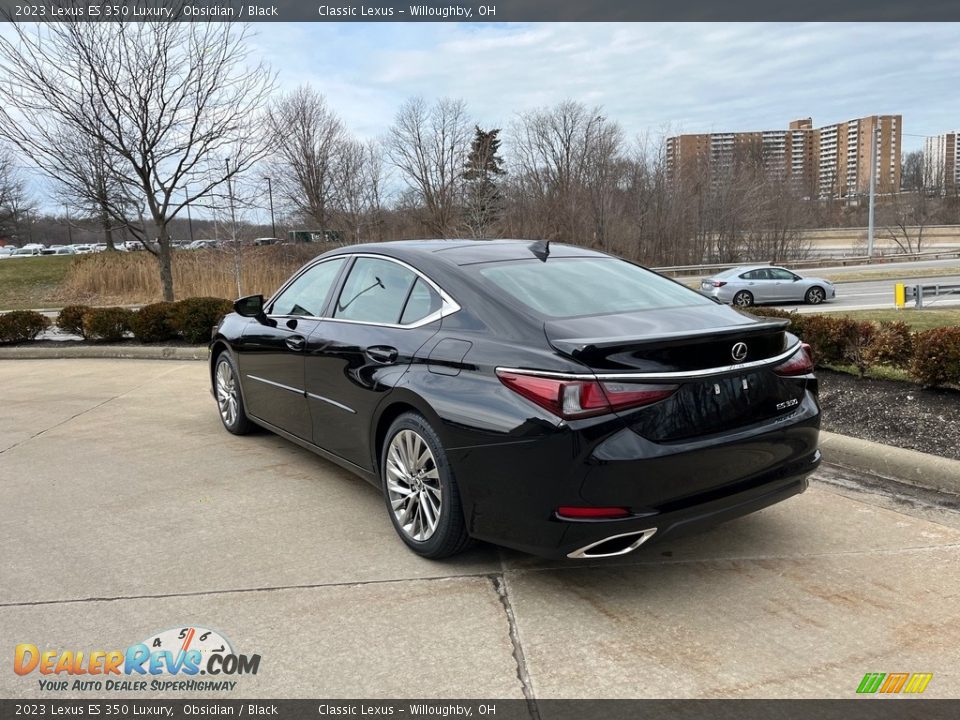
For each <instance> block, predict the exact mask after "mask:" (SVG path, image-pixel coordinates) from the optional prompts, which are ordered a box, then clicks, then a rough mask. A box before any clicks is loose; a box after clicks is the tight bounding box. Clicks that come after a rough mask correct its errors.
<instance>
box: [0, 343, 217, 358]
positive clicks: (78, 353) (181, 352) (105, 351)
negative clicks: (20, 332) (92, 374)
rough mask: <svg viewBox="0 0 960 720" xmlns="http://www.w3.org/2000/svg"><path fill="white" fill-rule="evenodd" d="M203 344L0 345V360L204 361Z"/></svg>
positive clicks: (204, 351) (205, 356) (205, 348)
mask: <svg viewBox="0 0 960 720" xmlns="http://www.w3.org/2000/svg"><path fill="white" fill-rule="evenodd" d="M207 357H208V350H207V346H206V345H199V346H197V347H171V346H169V345H156V346H150V345H134V346H129V347H128V346H125V345H67V346H65V347H51V346H49V345H47V346H44V347H29V346H21V347H9V348H0V360H55V359H76V358H101V359H129V360H206V359H207Z"/></svg>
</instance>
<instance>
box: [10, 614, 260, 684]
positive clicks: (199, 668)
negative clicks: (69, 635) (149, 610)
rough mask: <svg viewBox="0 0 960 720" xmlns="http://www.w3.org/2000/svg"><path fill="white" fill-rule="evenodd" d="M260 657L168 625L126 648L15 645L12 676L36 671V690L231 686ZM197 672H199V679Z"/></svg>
mask: <svg viewBox="0 0 960 720" xmlns="http://www.w3.org/2000/svg"><path fill="white" fill-rule="evenodd" d="M259 669H260V655H258V654H253V655H242V654H238V653H236V652H234V650H233V646H232V645H231V644H230V642H229V641H228V640H227V639H226V638H225V637H224V636H223V635H221V634H220V633H218V632H217V631H215V630H208V629H206V628H203V627H199V626H196V627H182V628H171V629H170V630H164V631H163V632H160V633H157V634H155V635H152V636H151V637H149V638H147V639H146V640H144V641H143V642H140V643H135V644H133V645H130V646H129V647H128V648H127V649H126V650H49V649H41V648H40V647H38V646H37V645H33V644H31V643H20V644H19V645H17V646H16V648H15V650H14V657H13V670H14V672H15V673H16V674H17V675H21V676H31V675H36V676H38V677H37V682H38V683H39V687H40V690H44V691H53V692H57V691H76V690H100V691H104V690H105V691H112V692H127V691H144V690H166V691H201V690H202V691H208V690H233V689H234V688H235V687H236V685H237V681H236V680H232V679H227V677H224V676H228V677H234V676H238V675H256V674H257V671H258V670H259ZM199 676H204V677H203V678H202V679H201V678H200V677H199Z"/></svg>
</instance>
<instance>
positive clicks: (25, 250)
mask: <svg viewBox="0 0 960 720" xmlns="http://www.w3.org/2000/svg"><path fill="white" fill-rule="evenodd" d="M42 252H43V250H42V248H39V247H27V246H26V245H24V246H23V247H22V248H17V249H16V250H14V251H13V252H12V253H10V257H12V258H14V257H33V256H34V255H39V254H40V253H42Z"/></svg>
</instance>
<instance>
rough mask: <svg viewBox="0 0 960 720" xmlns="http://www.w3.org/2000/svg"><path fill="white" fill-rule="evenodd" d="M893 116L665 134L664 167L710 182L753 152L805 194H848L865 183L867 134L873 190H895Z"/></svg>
mask: <svg viewBox="0 0 960 720" xmlns="http://www.w3.org/2000/svg"><path fill="white" fill-rule="evenodd" d="M901 125H902V118H901V116H899V115H872V116H870V117H864V118H859V119H856V120H850V121H847V122H843V123H837V124H836V125H828V126H826V127H822V128H816V129H815V128H814V127H813V120H812V119H811V118H803V119H801V120H794V121H793V122H791V123H790V125H789V127H788V129H786V130H767V131H762V132H736V133H707V134H700V135H677V136H675V137H671V138H668V139H667V170H668V173H669V174H670V176H671V177H672V178H673V179H674V180H678V181H679V180H683V179H684V178H689V179H693V178H708V179H709V180H710V182H712V183H716V182H719V181H720V180H721V179H722V178H724V177H725V176H726V175H727V173H728V172H729V171H730V168H731V167H733V164H734V161H735V159H736V158H737V157H738V156H740V157H748V155H746V154H747V153H753V154H754V156H755V157H756V156H759V158H760V159H761V160H762V162H763V166H764V168H766V169H767V170H768V171H775V172H779V173H781V174H782V176H783V177H785V178H789V179H791V180H792V181H793V182H795V183H796V184H797V187H798V188H800V190H801V192H803V193H804V194H805V195H807V196H810V197H848V196H853V195H859V194H863V193H866V192H868V191H869V187H870V154H871V148H870V138H871V133H876V137H877V192H880V193H887V192H896V191H897V190H899V189H900V137H901V132H902V130H901Z"/></svg>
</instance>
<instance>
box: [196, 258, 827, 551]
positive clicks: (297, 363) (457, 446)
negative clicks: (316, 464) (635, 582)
mask: <svg viewBox="0 0 960 720" xmlns="http://www.w3.org/2000/svg"><path fill="white" fill-rule="evenodd" d="M210 349H211V354H210V358H211V359H210V372H211V379H212V384H213V391H214V395H215V397H216V399H217V403H218V406H219V410H220V417H221V419H222V421H223V424H224V426H225V427H226V428H227V430H229V431H230V432H232V433H236V434H243V433H245V432H248V431H249V430H250V429H251V428H252V427H253V425H254V424H256V425H259V426H262V427H264V428H267V429H269V430H272V431H273V432H276V433H278V434H280V435H282V436H284V437H286V438H288V439H289V440H291V441H293V442H296V443H298V444H300V445H302V446H304V447H307V448H309V449H310V450H313V451H314V452H316V453H318V454H320V455H322V456H324V457H326V458H328V459H330V460H332V461H334V462H336V463H338V464H339V465H341V466H343V467H345V468H348V469H349V470H351V471H353V472H355V473H356V474H358V475H360V476H361V477H363V478H365V479H366V480H368V481H370V482H371V483H373V484H374V485H376V486H377V487H379V488H381V489H382V490H383V492H384V497H385V500H386V505H387V510H388V515H389V517H390V519H391V521H392V522H393V524H394V527H395V528H396V530H397V532H398V534H399V536H400V538H402V539H403V541H404V542H405V543H406V544H407V545H408V546H409V547H410V548H411V549H413V550H414V551H415V552H417V553H419V554H421V555H423V556H426V557H431V558H440V557H445V556H448V555H452V554H454V553H456V552H459V551H460V550H462V549H464V548H465V547H466V546H467V545H468V544H469V543H470V541H471V540H472V539H474V538H476V539H480V540H486V541H490V542H494V543H498V544H501V545H505V546H509V547H513V548H517V549H520V550H524V551H528V552H531V553H536V554H541V555H547V556H569V557H605V556H611V555H621V554H624V553H628V552H631V551H633V550H635V549H636V548H637V547H639V546H640V545H641V544H643V543H645V542H647V541H649V540H650V539H651V538H656V539H660V538H664V537H671V536H675V535H678V534H680V533H682V532H688V531H691V530H696V529H699V528H702V527H705V526H708V525H711V524H713V523H716V522H720V521H723V520H726V519H729V518H732V517H736V516H739V515H743V514H745V513H749V512H752V511H754V510H757V509H760V508H762V507H765V506H767V505H770V504H772V503H775V502H778V501H780V500H783V499H785V498H787V497H789V496H791V495H794V494H796V493H799V492H802V491H803V490H804V489H805V487H806V482H807V477H808V475H809V474H810V473H811V472H812V471H813V470H814V469H815V468H816V467H817V465H818V463H819V461H820V453H819V451H818V449H817V444H818V430H819V423H820V410H819V405H818V401H817V382H816V380H815V378H814V377H813V375H812V371H813V363H812V361H811V357H810V353H809V349H808V348H807V347H806V346H805V345H803V344H801V343H800V342H799V341H798V340H797V338H796V337H794V336H793V335H791V334H790V333H789V332H788V330H787V322H786V321H783V320H775V319H769V318H755V317H752V316H749V315H745V314H741V313H740V312H737V311H735V310H733V309H732V308H730V307H726V306H723V305H719V304H717V303H716V302H714V301H713V300H711V299H708V298H706V297H704V296H702V295H700V294H698V293H696V292H694V291H693V290H690V289H688V288H686V287H684V286H682V285H680V284H678V283H676V282H674V281H672V280H668V279H666V278H663V277H661V276H659V275H657V274H656V273H653V272H651V271H649V270H646V269H644V268H641V267H639V266H637V265H634V264H632V263H629V262H626V261H624V260H621V259H618V258H615V257H611V256H608V255H604V254H602V253H598V252H595V251H591V250H586V249H583V248H578V247H571V246H566V245H558V244H550V243H531V242H529V241H460V240H430V241H409V242H394V243H384V244H377V245H364V246H356V247H349V248H341V249H337V250H334V251H332V252H329V253H326V254H324V255H321V256H320V257H318V258H316V259H315V260H313V261H311V262H310V263H308V264H307V265H306V266H304V267H303V268H302V269H301V270H300V271H298V272H297V273H296V274H295V275H294V276H293V277H292V278H291V279H290V280H289V281H288V282H287V283H286V285H284V286H283V287H282V288H281V289H280V290H279V291H278V292H277V293H276V294H275V295H274V296H273V297H272V298H270V299H269V300H264V298H263V297H262V296H251V297H248V298H242V299H241V300H238V301H237V303H236V313H233V314H230V315H228V316H227V317H225V318H224V319H223V321H222V322H221V323H220V325H219V327H217V329H216V331H215V334H214V337H213V340H212V342H211V345H210Z"/></svg>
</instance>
